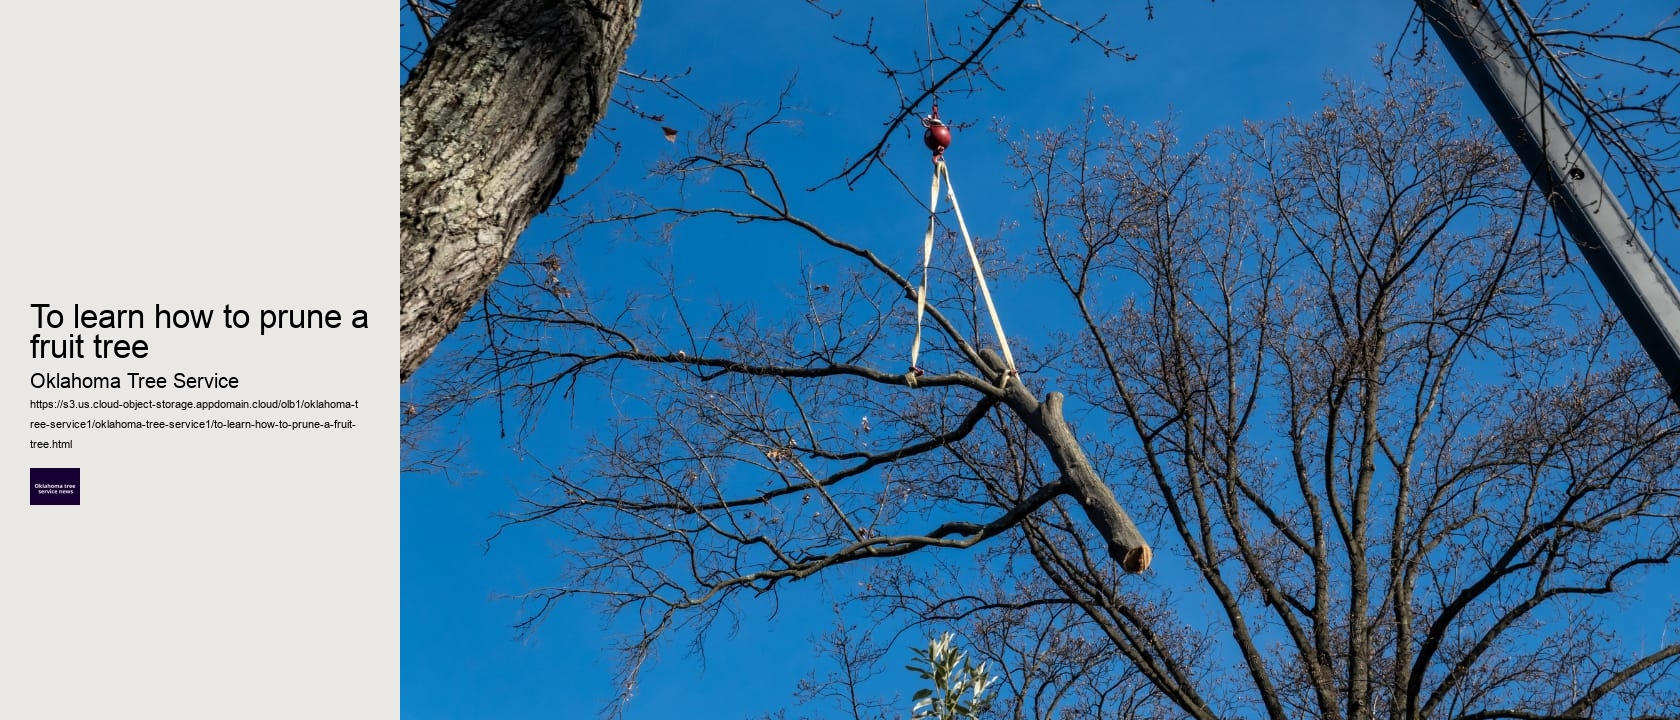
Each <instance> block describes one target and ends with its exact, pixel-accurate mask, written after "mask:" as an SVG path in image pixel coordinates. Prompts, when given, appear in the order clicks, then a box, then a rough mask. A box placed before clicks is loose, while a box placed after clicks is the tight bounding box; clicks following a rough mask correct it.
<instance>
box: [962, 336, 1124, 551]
mask: <svg viewBox="0 0 1680 720" xmlns="http://www.w3.org/2000/svg"><path fill="white" fill-rule="evenodd" d="M980 354H981V357H982V358H983V359H984V360H985V361H986V362H987V364H989V365H991V366H992V369H993V370H994V371H996V372H997V373H998V374H999V375H1000V376H1001V377H1004V378H1006V379H1007V382H1008V385H1007V387H1006V388H1005V391H1004V403H1005V404H1007V405H1008V406H1009V408H1010V409H1011V410H1013V411H1014V412H1015V414H1016V415H1017V416H1018V417H1020V418H1021V421H1022V422H1025V423H1026V424H1027V427H1029V428H1031V429H1032V431H1033V434H1035V435H1037V436H1038V437H1039V438H1040V439H1042V440H1043V441H1044V447H1045V449H1046V450H1048V451H1049V452H1050V459H1051V461H1052V462H1054V463H1055V464H1056V469H1057V470H1060V471H1061V473H1062V478H1063V480H1064V482H1066V484H1067V492H1068V494H1069V495H1071V496H1072V497H1073V499H1074V500H1075V501H1077V502H1078V503H1079V507H1081V508H1083V509H1084V510H1085V516H1086V517H1087V518H1089V519H1090V521H1091V524H1092V525H1094V526H1096V528H1097V531H1098V532H1100V533H1102V536H1103V540H1104V541H1106V542H1107V543H1108V555H1109V557H1111V558H1114V561H1115V562H1117V563H1119V564H1120V567H1121V568H1123V569H1124V570H1125V571H1126V572H1129V573H1140V572H1143V571H1144V570H1147V569H1149V562H1150V560H1151V559H1152V557H1153V552H1152V551H1151V550H1150V549H1149V543H1148V542H1146V541H1145V540H1144V539H1143V533H1141V532H1139V531H1138V528H1137V524H1136V523H1133V522H1132V518H1131V516H1130V515H1127V514H1126V510H1125V509H1124V508H1122V507H1120V501H1119V500H1117V499H1115V497H1114V491H1113V490H1111V489H1109V487H1108V483H1105V482H1103V479H1102V478H1101V477H1099V476H1098V475H1097V471H1096V468H1093V467H1091V461H1090V459H1088V458H1086V457H1085V451H1084V449H1082V448H1080V446H1079V441H1078V440H1077V439H1075V438H1074V436H1073V428H1072V427H1069V426H1068V424H1067V420H1066V419H1064V418H1063V417H1062V394H1061V393H1059V392H1052V393H1050V394H1049V395H1046V396H1045V398H1044V401H1043V402H1039V400H1038V398H1037V397H1035V396H1034V395H1033V394H1032V391H1031V390H1028V389H1027V386H1026V385H1025V384H1024V383H1022V382H1021V381H1020V379H1019V378H1013V377H1011V376H1008V375H1006V374H1004V373H1005V365H1004V363H1003V358H1000V357H998V354H997V353H996V352H995V351H993V350H992V349H991V348H986V349H984V350H981V351H980Z"/></svg>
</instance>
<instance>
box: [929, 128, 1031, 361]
mask: <svg viewBox="0 0 1680 720" xmlns="http://www.w3.org/2000/svg"><path fill="white" fill-rule="evenodd" d="M941 177H943V178H944V179H945V196H946V198H947V199H949V200H950V201H951V211H952V212H953V213H955V214H956V216H957V229H958V230H960V231H961V232H962V236H963V244H964V245H966V246H967V247H968V259H969V262H971V263H973V264H974V279H975V280H976V281H977V282H978V283H979V285H980V296H981V297H982V298H984V299H985V301H986V313H987V314H989V315H991V317H992V330H993V331H995V332H996V333H997V338H998V346H999V347H1001V348H1002V349H1003V361H1004V363H1006V364H1007V365H1008V367H1009V372H1010V373H1011V374H1014V373H1015V355H1014V353H1011V352H1009V338H1008V337H1006V336H1004V334H1003V321H1002V320H1000V319H998V314H997V306H996V305H995V304H993V303H992V290H991V288H990V287H988V286H987V285H986V273H985V271H984V270H981V268H980V254H979V253H977V252H975V250H974V238H973V237H971V236H970V235H969V234H968V223H966V222H964V221H963V216H962V207H961V206H959V205H958V204H957V188H956V186H955V185H953V184H952V183H951V171H950V169H949V168H947V167H945V160H944V159H939V160H936V161H934V167H933V191H932V193H931V194H932V200H930V201H929V202H928V229H927V234H926V235H925V236H924V237H923V239H922V287H921V290H920V291H919V292H918V293H917V294H916V339H915V341H914V342H912V343H911V345H910V370H911V372H912V373H914V372H916V370H917V366H916V360H917V358H918V357H919V356H920V354H921V350H922V313H923V311H924V310H925V308H926V307H927V278H928V263H929V261H930V260H931V259H932V257H933V229H934V222H935V218H936V217H937V216H938V214H939V206H938V204H939V179H940V178H941Z"/></svg>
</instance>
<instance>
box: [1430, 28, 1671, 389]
mask: <svg viewBox="0 0 1680 720" xmlns="http://www.w3.org/2000/svg"><path fill="white" fill-rule="evenodd" d="M1416 2H1417V5H1418V7H1419V8H1421V9H1422V10H1423V15H1424V17H1425V18H1427V19H1428V20H1429V24H1430V25H1432V26H1434V28H1435V34H1436V35H1437V36H1439V37H1440V38H1441V44H1442V45H1444V46H1446V48H1447V51H1448V52H1449V53H1451V54H1452V57H1453V60H1454V61H1456V62H1457V63H1458V67H1459V69H1460V70H1461V71H1463V73H1464V77H1465V79H1467V80H1469V82H1470V87H1471V88H1474V89H1475V91H1476V95H1478V96H1480V97H1481V99H1482V104H1483V105H1486V106H1487V109H1488V112H1489V113H1490V114H1492V115H1493V120H1494V122H1496V123H1498V124H1499V129H1500V130H1503V131H1504V132H1505V137H1506V139H1508V140H1509V141H1510V143H1511V147H1512V148H1513V149H1515V150H1516V152H1517V156H1518V157H1520V158H1522V161H1523V164H1524V165H1527V166H1528V172H1529V174H1530V175H1531V176H1532V177H1533V178H1534V184H1535V185H1536V186H1537V187H1539V188H1540V190H1541V191H1542V192H1544V193H1545V194H1546V197H1547V198H1548V200H1549V202H1550V203H1551V206H1552V210H1553V212H1555V213H1556V214H1557V217H1558V220H1559V221H1560V222H1561V223H1562V225H1563V227H1564V228H1565V229H1567V230H1568V231H1569V234H1570V235H1571V236H1573V237H1574V239H1575V245H1576V247H1578V248H1580V250H1581V255H1582V256H1584V257H1585V258H1586V259H1587V264H1588V265H1589V266H1591V267H1592V269H1593V272H1594V273H1596V274H1597V275H1598V279H1599V282H1601V283H1603V284H1604V289H1605V290H1606V291H1607V292H1608V293H1609V294H1610V299H1611V300H1613V301H1615V303H1616V307H1618V308H1620V309H1621V311H1622V316H1623V317H1625V318H1627V322H1628V326H1629V327H1631V328H1632V329H1633V334H1634V336H1635V337H1637V338H1639V342H1640V344H1641V345H1644V346H1645V352H1646V353H1647V354H1649V355H1650V356H1651V360H1652V361H1653V362H1655V363H1656V365H1657V370H1658V371H1659V372H1661V373H1662V376H1663V378H1664V379H1666V380H1667V381H1668V387H1669V397H1670V398H1672V399H1674V400H1675V401H1676V402H1680V292H1677V291H1676V290H1675V288H1674V282H1673V281H1672V280H1670V279H1669V277H1668V272H1667V271H1666V270H1664V269H1663V267H1662V265H1661V264H1659V263H1658V262H1657V259H1656V256H1655V255H1653V254H1652V253H1651V248H1650V246H1648V245H1646V244H1645V239H1644V238H1642V237H1640V235H1639V230H1638V229H1637V228H1636V227H1634V225H1633V221H1632V220H1631V219H1630V218H1629V217H1628V214H1627V212H1626V211H1624V210H1623V209H1622V205H1621V203H1619V202H1617V201H1616V196H1615V194H1614V193H1612V192H1611V191H1610V187H1609V186H1608V185H1607V184H1605V182H1604V176H1603V175H1601V174H1600V173H1599V171H1598V167H1597V166H1596V165H1594V164H1593V161H1592V158H1591V157H1589V156H1588V155H1587V153H1586V151H1585V149H1583V148H1582V147H1581V144H1580V143H1579V142H1578V141H1577V140H1576V139H1575V135H1574V133H1571V132H1570V131H1569V128H1568V126H1566V125H1564V123H1563V118H1562V117H1561V116H1560V115H1558V113H1557V110H1556V109H1555V108H1554V107H1552V104H1551V102H1550V101H1548V100H1547V99H1546V96H1545V94H1544V93H1543V92H1542V91H1541V87H1540V83H1539V82H1538V81H1537V80H1536V79H1535V78H1534V77H1533V76H1532V75H1530V74H1529V71H1528V66H1527V64H1526V63H1525V62H1524V61H1523V58H1522V57H1521V56H1520V55H1518V54H1517V52H1516V50H1515V49H1514V48H1513V47H1512V45H1511V41H1510V39H1509V38H1508V37H1506V35H1505V31H1504V29H1503V28H1501V27H1500V26H1499V24H1498V22H1496V21H1495V20H1494V19H1493V17H1492V16H1491V15H1489V14H1488V13H1487V11H1486V10H1485V9H1484V8H1483V7H1482V5H1483V2H1479V1H1477V0H1416Z"/></svg>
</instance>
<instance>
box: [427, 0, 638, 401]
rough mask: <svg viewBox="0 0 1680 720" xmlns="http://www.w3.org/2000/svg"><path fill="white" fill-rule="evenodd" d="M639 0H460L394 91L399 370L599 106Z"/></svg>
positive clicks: (496, 263)
mask: <svg viewBox="0 0 1680 720" xmlns="http://www.w3.org/2000/svg"><path fill="white" fill-rule="evenodd" d="M640 13H641V0H462V2H461V3H460V4H459V5H458V6H457V7H456V9H455V12H454V13H453V14H452V15H451V16H450V18H449V21H448V22H447V23H446V24H445V25H444V26H443V28H442V30H441V31H439V33H438V35H437V37H436V38H434V39H433V42H432V44H431V47H430V48H429V49H428V50H427V52H426V57H425V59H424V60H422V61H421V62H420V65H419V67H417V68H415V70H414V73H413V74H412V75H411V76H410V77H409V80H408V83H407V84H405V85H404V86H403V89H402V216H401V217H402V359H401V373H402V379H404V380H407V379H408V377H409V375H411V374H413V372H414V370H415V369H416V368H418V367H419V366H420V364H421V363H422V362H424V361H425V360H426V358H427V357H429V356H430V355H431V353H432V348H434V347H435V346H436V345H437V343H438V342H439V341H440V340H442V339H443V338H444V337H445V336H447V335H448V334H449V333H450V332H451V331H453V330H454V329H455V326H456V325H458V324H459V323H460V322H461V317H462V316H463V315H464V314H466V312H467V310H469V309H470V308H472V306H473V304H474V303H475V302H477V301H478V299H479V297H480V296H482V295H483V293H484V290H485V288H487V287H489V285H490V283H491V282H492V281H493V280H494V279H495V278H496V275H497V274H499V273H500V272H501V270H502V267H503V266H504V265H505V264H506V262H507V258H508V255H509V253H510V252H511V251H512V249H513V243H514V241H515V240H516V239H518V237H519V234H520V233H521V232H523V231H524V230H525V227H526V225H528V224H529V223H530V222H531V219H532V218H533V217H535V216H536V215H537V214H538V213H541V212H542V211H544V210H545V209H547V207H548V204H549V203H550V202H552V201H553V199H554V197H555V195H556V194H558V193H559V191H560V185H561V182H562V179H563V178H564V177H565V176H566V175H567V174H568V173H570V172H572V170H573V169H575V168H576V166H577V160H578V157H579V156H580V155H582V154H583V147H584V144H585V143H586V142H587V141H588V140H589V135H590V133H591V132H593V131H594V129H595V125H596V123H599V122H600V121H601V116H602V115H603V114H605V112H606V108H607V101H608V98H609V96H610V94H611V92H612V86H613V81H614V79H615V78H616V77H617V74H618V71H619V68H620V67H622V66H623V64H624V54H625V50H626V49H627V48H628V47H629V46H630V40H631V38H632V37H633V36H634V34H635V28H636V17H637V16H638V15H639V14H640Z"/></svg>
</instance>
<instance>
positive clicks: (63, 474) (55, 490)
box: [29, 468, 82, 505]
mask: <svg viewBox="0 0 1680 720" xmlns="http://www.w3.org/2000/svg"><path fill="white" fill-rule="evenodd" d="M29 504H30V505H80V504H82V469H81V468H29Z"/></svg>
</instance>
